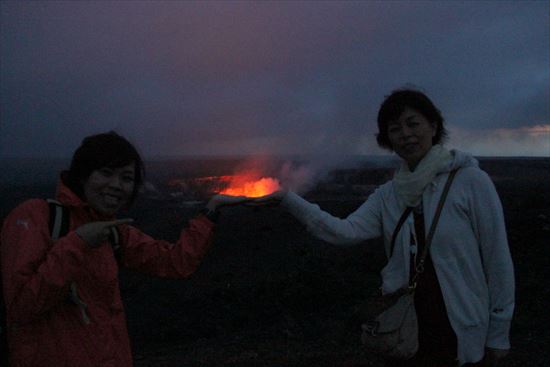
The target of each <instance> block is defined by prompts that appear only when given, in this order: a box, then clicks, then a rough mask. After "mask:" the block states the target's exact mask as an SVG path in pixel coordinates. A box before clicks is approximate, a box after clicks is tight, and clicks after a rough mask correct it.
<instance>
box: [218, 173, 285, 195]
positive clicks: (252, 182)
mask: <svg viewBox="0 0 550 367" xmlns="http://www.w3.org/2000/svg"><path fill="white" fill-rule="evenodd" d="M280 189H281V184H280V183H279V180H277V179H276V178H271V177H262V178H260V179H254V177H253V176H252V175H235V176H231V179H230V180H229V185H228V186H227V187H226V188H225V189H223V190H222V191H220V194H224V195H232V196H241V195H243V196H248V197H259V196H264V195H269V194H271V193H272V192H274V191H277V190H280Z"/></svg>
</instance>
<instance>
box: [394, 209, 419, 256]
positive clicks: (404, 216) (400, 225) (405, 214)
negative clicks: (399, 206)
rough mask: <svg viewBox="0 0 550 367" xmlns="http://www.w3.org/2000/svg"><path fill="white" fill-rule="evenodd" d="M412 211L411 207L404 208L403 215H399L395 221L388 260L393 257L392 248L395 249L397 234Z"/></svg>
mask: <svg viewBox="0 0 550 367" xmlns="http://www.w3.org/2000/svg"><path fill="white" fill-rule="evenodd" d="M412 210H413V207H412V206H409V207H406V208H405V210H404V211H403V214H401V217H400V218H399V220H398V221H397V225H396V226H395V229H394V230H393V234H392V236H391V244H390V255H389V256H388V260H389V259H390V258H391V257H392V256H393V248H394V247H395V239H396V238H397V234H398V233H399V231H400V230H401V227H402V226H403V223H405V220H406V219H407V217H408V216H409V214H411V212H412Z"/></svg>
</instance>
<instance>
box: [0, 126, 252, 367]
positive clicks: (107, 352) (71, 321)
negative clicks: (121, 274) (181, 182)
mask: <svg viewBox="0 0 550 367" xmlns="http://www.w3.org/2000/svg"><path fill="white" fill-rule="evenodd" d="M143 173H144V170H143V162H142V160H141V158H140V156H139V154H138V152H137V151H136V149H135V148H134V147H133V146H132V145H131V144H130V143H129V142H128V141H127V140H126V139H124V138H123V137H121V136H119V135H117V134H116V133H113V132H110V133H105V134H99V135H94V136H90V137H87V138H85V139H84V140H83V142H82V145H81V146H80V147H79V148H78V149H77V151H76V152H75V154H74V156H73V159H72V162H71V167H70V169H69V170H68V171H66V172H63V173H62V175H61V180H60V183H59V185H58V188H57V194H56V199H57V200H58V201H59V202H60V203H61V204H62V205H63V206H64V207H66V208H68V210H69V213H70V215H69V217H70V225H69V230H68V232H67V233H66V234H65V235H63V236H61V237H60V238H59V239H57V240H52V238H51V233H50V226H49V220H50V218H49V217H50V215H49V206H48V203H47V202H46V201H45V200H39V199H32V200H28V201H26V202H24V203H23V204H21V205H20V206H18V207H17V208H16V209H14V210H13V211H12V212H11V213H10V215H9V216H8V217H7V218H6V219H5V221H4V225H3V228H2V234H1V246H0V251H1V252H0V255H1V256H0V258H1V266H2V268H1V270H2V279H3V284H2V285H3V292H4V299H5V303H6V310H7V311H6V313H7V324H8V344H9V351H10V365H11V366H14V367H15V366H17V367H19V366H55V367H62V366H79V367H92V366H94V367H95V366H113V367H126V366H128V367H129V366H132V355H131V350H130V343H129V338H128V332H127V329H126V319H125V314H124V309H123V305H122V301H121V297H120V292H119V284H118V275H117V274H118V264H120V265H122V266H127V267H129V268H134V269H137V270H139V271H143V272H146V273H149V274H152V275H155V276H161V277H172V278H185V277H187V276H189V275H190V274H192V273H193V272H194V271H195V269H196V268H197V267H198V265H199V263H200V261H201V259H202V257H203V256H204V254H205V253H206V251H207V250H208V248H209V246H210V243H211V239H212V231H213V227H214V220H215V217H216V214H217V212H216V209H217V208H219V207H220V206H222V205H228V204H237V203H239V202H242V201H244V200H246V199H245V198H243V197H229V196H224V195H216V196H214V197H213V198H212V199H211V200H210V201H209V202H208V204H207V205H206V208H205V212H204V213H203V214H201V215H199V216H198V217H196V218H195V219H193V220H191V221H190V223H189V226H188V228H186V229H185V230H183V231H182V232H181V235H180V238H179V240H178V241H177V242H176V243H175V244H172V243H168V242H166V241H161V240H155V239H153V238H151V237H149V236H148V235H146V234H144V233H143V232H141V231H140V230H139V229H137V228H135V227H132V226H130V225H128V223H129V222H130V220H127V219H126V220H124V219H123V220H116V219H115V214H116V213H117V212H118V211H119V210H120V209H122V208H125V207H127V206H129V205H130V204H131V203H132V202H133V201H134V199H135V197H136V195H137V193H138V191H139V188H140V186H141V184H142V181H143ZM112 227H117V228H118V233H119V234H120V241H119V243H120V261H119V262H118V264H117V260H116V259H115V254H114V251H113V247H112V246H111V244H110V243H109V241H108V236H109V233H110V232H111V231H110V229H111V228H112ZM117 252H118V251H117Z"/></svg>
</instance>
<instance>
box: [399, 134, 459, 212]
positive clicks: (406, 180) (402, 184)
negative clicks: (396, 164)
mask: <svg viewBox="0 0 550 367" xmlns="http://www.w3.org/2000/svg"><path fill="white" fill-rule="evenodd" d="M452 158H453V156H452V154H451V152H449V151H448V150H447V149H445V148H443V147H442V146H441V145H439V144H436V145H434V146H433V147H432V148H431V149H430V151H429V152H428V153H427V154H426V155H425V156H424V158H422V160H421V161H420V163H418V165H417V166H416V168H415V170H414V171H412V172H411V171H410V170H409V166H408V165H407V163H406V162H403V163H402V164H401V167H400V168H399V170H398V171H397V173H396V174H395V175H394V177H393V185H394V187H395V190H396V191H397V195H398V196H399V197H400V198H401V200H402V201H403V202H404V203H405V205H406V206H408V207H409V206H412V207H416V206H417V205H418V204H420V202H421V200H422V193H423V192H424V189H425V188H426V186H428V185H429V184H430V183H431V182H432V181H433V179H434V178H435V176H436V175H437V174H438V173H440V172H441V171H443V170H444V169H445V168H446V167H448V165H449V163H450V161H451V159H452Z"/></svg>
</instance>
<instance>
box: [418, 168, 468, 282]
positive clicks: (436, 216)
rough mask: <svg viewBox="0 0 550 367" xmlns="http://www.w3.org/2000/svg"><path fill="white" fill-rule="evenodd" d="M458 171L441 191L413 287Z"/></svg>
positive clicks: (454, 171)
mask: <svg viewBox="0 0 550 367" xmlns="http://www.w3.org/2000/svg"><path fill="white" fill-rule="evenodd" d="M457 172H458V169H455V170H452V171H451V172H450V173H449V177H448V178H447V182H446V183H445V187H444V188H443V192H442V193H441V197H440V198H439V203H438V205H437V209H436V211H435V214H434V217H433V220H432V224H431V226H430V231H429V232H428V236H427V237H426V244H425V246H424V250H423V251H422V255H421V256H420V260H419V261H418V264H417V265H416V267H415V274H414V276H413V277H412V279H411V280H410V282H409V286H410V287H413V288H415V287H416V283H417V281H418V276H419V275H420V274H422V273H423V272H424V263H425V261H426V257H427V256H428V253H429V250H430V245H431V244H432V239H433V236H434V233H435V229H436V227H437V223H438V222H439V217H440V216H441V211H442V210H443V205H444V204H445V199H446V198H447V194H448V193H449V189H450V188H451V184H452V183H453V180H454V178H455V176H456V173H457Z"/></svg>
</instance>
